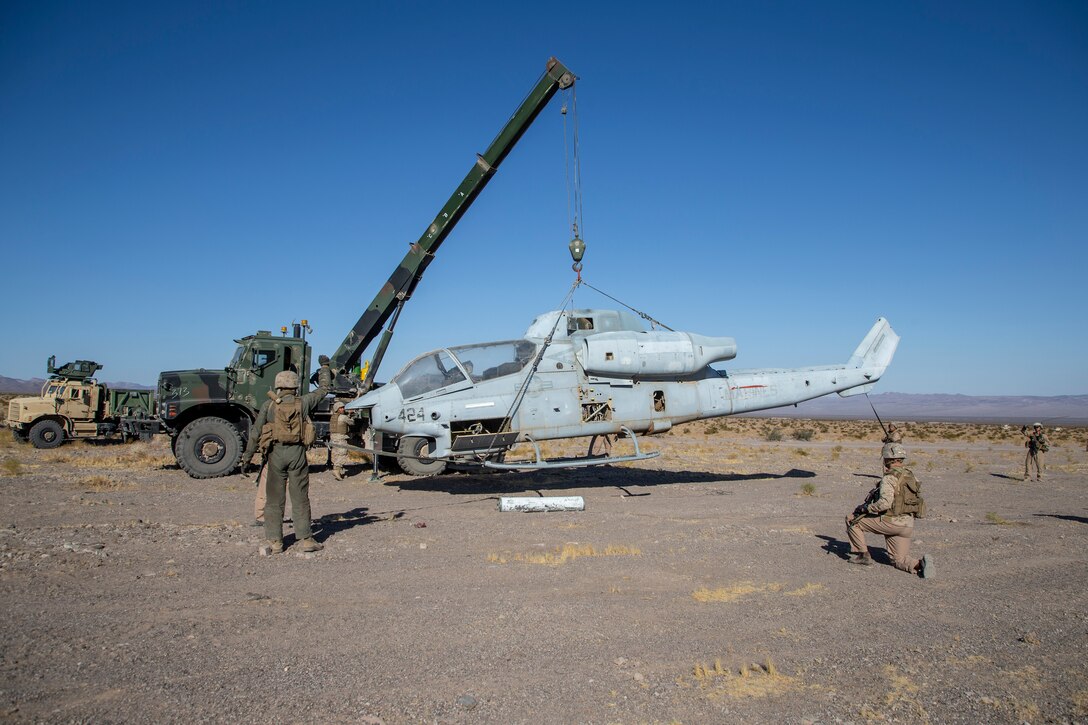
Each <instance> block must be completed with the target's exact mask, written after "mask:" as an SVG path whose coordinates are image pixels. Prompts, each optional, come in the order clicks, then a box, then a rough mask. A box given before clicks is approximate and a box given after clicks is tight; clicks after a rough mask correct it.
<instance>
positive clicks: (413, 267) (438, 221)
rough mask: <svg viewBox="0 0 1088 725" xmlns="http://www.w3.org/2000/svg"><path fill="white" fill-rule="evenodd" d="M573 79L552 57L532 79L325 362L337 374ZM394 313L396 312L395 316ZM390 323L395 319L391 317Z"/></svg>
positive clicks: (385, 339)
mask: <svg viewBox="0 0 1088 725" xmlns="http://www.w3.org/2000/svg"><path fill="white" fill-rule="evenodd" d="M574 81H575V76H574V74H573V73H571V72H570V70H568V69H567V68H566V66H564V65H563V64H562V63H560V62H559V61H558V60H556V59H555V58H550V59H548V63H547V65H546V67H545V70H544V74H543V75H542V76H541V77H540V80H539V81H537V83H536V85H535V86H534V87H533V89H532V91H530V92H529V95H528V96H526V97H525V100H524V101H522V103H521V105H520V106H518V109H517V111H515V112H514V115H513V116H511V118H510V120H509V121H507V122H506V125H505V126H503V128H502V130H501V131H500V132H499V135H498V136H496V137H495V140H494V141H492V142H491V145H490V146H488V148H487V151H485V152H484V153H482V154H479V155H477V157H476V162H475V163H474V164H473V165H472V168H471V169H470V170H469V172H468V174H466V175H465V178H464V180H463V181H462V182H461V184H460V185H459V186H458V187H457V189H456V190H455V191H454V192H453V195H452V196H450V198H449V201H447V202H446V204H445V205H444V206H443V207H442V210H441V211H440V212H439V213H438V216H436V217H435V219H434V221H433V222H432V223H431V224H430V225H429V226H428V227H427V229H426V231H424V232H423V235H422V236H421V237H420V238H419V240H418V241H416V242H413V243H412V244H411V245H409V249H408V253H407V254H406V255H404V259H402V260H401V261H400V264H398V265H397V268H396V269H395V270H393V274H392V275H390V277H389V280H388V281H387V282H386V283H385V285H383V286H382V288H381V290H380V291H379V292H378V294H377V296H375V297H374V300H373V301H372V302H371V303H370V305H369V306H368V307H367V308H366V310H365V311H364V312H363V314H362V316H361V317H360V318H359V321H358V322H356V323H355V326H354V327H352V329H351V331H350V332H349V333H348V334H347V337H345V338H344V341H343V342H342V343H341V344H340V347H339V348H338V349H337V350H336V352H335V353H334V354H333V356H332V358H331V361H330V363H331V366H332V369H333V370H335V371H337V372H343V371H346V370H348V369H350V368H351V367H352V366H353V365H355V363H357V362H358V361H359V358H360V357H361V356H362V354H363V351H364V350H366V348H367V346H369V345H370V343H371V342H373V341H374V339H375V338H376V337H377V336H378V333H379V332H380V331H381V328H382V326H383V325H385V323H386V322H388V321H389V319H390V317H393V315H394V313H395V312H397V311H398V310H399V309H400V308H401V306H402V305H403V304H404V302H405V301H406V300H408V298H410V297H411V296H412V292H413V291H414V290H415V288H416V285H417V284H419V280H420V279H421V278H422V277H423V272H424V270H426V269H427V265H429V264H430V263H431V260H432V259H433V258H434V255H435V253H436V252H437V251H438V247H439V246H441V244H442V242H443V241H444V240H445V239H446V236H447V235H448V234H449V233H450V232H451V231H453V228H454V226H456V224H457V222H458V221H459V220H460V218H461V216H462V215H464V213H465V212H466V211H468V209H469V207H470V206H472V202H473V201H474V200H475V199H476V197H477V196H478V195H479V194H480V192H481V191H483V189H484V187H485V186H486V185H487V182H488V181H490V180H491V177H492V176H494V174H495V172H496V171H497V170H498V167H499V164H501V163H502V161H503V159H505V158H506V155H507V154H509V153H510V150H511V149H512V148H514V144H516V143H517V142H518V139H520V138H521V136H522V134H524V133H525V131H526V130H527V129H528V128H529V126H530V125H531V124H532V123H533V121H534V120H535V119H536V117H537V116H538V115H539V114H540V112H541V111H542V110H543V109H544V106H546V105H547V104H548V101H550V100H551V98H552V96H554V95H555V94H556V92H557V91H558V90H560V89H564V88H569V87H570V86H572V85H574ZM398 314H399V313H398ZM393 319H394V324H395V320H396V318H395V317H394V318H393ZM391 335H392V326H390V328H389V329H387V330H386V331H385V334H384V335H383V337H382V341H381V343H379V345H378V348H377V350H376V351H375V355H374V357H373V360H372V361H371V365H370V369H369V372H368V374H367V380H366V382H365V383H364V385H363V388H364V392H365V390H366V389H369V388H370V386H371V384H372V382H373V379H374V372H375V371H376V370H377V368H378V365H379V364H380V362H381V357H382V355H384V353H385V348H386V346H387V345H388V344H389V337H390V336H391Z"/></svg>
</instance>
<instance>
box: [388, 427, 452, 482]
mask: <svg viewBox="0 0 1088 725" xmlns="http://www.w3.org/2000/svg"><path fill="white" fill-rule="evenodd" d="M431 450H433V449H432V444H431V440H430V439H429V438H420V437H418V436H405V437H404V438H401V439H400V444H399V445H398V446H397V453H399V454H400V455H399V456H398V457H397V463H398V464H399V465H400V469H401V470H402V471H404V472H405V473H407V474H408V475H409V476H437V475H438V474H440V473H442V472H443V471H445V470H446V462H445V461H436V460H432V459H430V458H426V457H425V456H426V455H427V454H428V453H430V452H431ZM404 456H422V457H423V458H422V459H420V458H404Z"/></svg>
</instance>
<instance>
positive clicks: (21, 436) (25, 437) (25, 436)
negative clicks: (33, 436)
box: [11, 428, 30, 443]
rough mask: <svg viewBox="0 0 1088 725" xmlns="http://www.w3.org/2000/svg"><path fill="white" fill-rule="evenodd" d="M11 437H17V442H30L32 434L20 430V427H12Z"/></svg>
mask: <svg viewBox="0 0 1088 725" xmlns="http://www.w3.org/2000/svg"><path fill="white" fill-rule="evenodd" d="M11 437H12V438H14V439H15V442H16V443H28V442H30V434H29V433H27V432H24V431H21V430H19V429H18V428H12V429H11Z"/></svg>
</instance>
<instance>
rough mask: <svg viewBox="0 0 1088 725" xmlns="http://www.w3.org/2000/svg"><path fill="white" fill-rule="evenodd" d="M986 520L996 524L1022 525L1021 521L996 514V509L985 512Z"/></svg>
mask: <svg viewBox="0 0 1088 725" xmlns="http://www.w3.org/2000/svg"><path fill="white" fill-rule="evenodd" d="M986 520H987V521H989V522H990V523H991V524H994V525H996V526H1022V523H1021V522H1019V521H1009V520H1008V519H1006V518H1004V517H1003V516H1001V515H1000V514H998V513H997V512H996V511H988V512H987V513H986Z"/></svg>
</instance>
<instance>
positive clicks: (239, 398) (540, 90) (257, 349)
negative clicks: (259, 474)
mask: <svg viewBox="0 0 1088 725" xmlns="http://www.w3.org/2000/svg"><path fill="white" fill-rule="evenodd" d="M574 82H575V76H574V74H573V73H571V72H570V71H569V70H568V69H567V68H566V67H565V66H564V65H563V64H562V63H560V62H559V61H558V60H556V59H555V58H551V59H549V60H548V62H547V64H546V65H545V70H544V73H543V75H542V76H541V77H540V79H539V80H538V81H537V83H536V85H535V86H534V87H533V89H532V90H531V91H530V92H529V95H528V96H526V98H525V100H524V101H522V103H521V105H520V106H518V108H517V110H516V111H515V112H514V115H513V116H511V118H510V120H509V121H507V123H506V125H505V126H503V128H502V130H501V131H500V132H499V134H498V136H496V137H495V139H494V141H492V142H491V145H490V146H488V148H487V151H485V152H484V153H482V154H479V155H477V157H476V161H475V163H474V164H473V165H472V168H471V169H470V170H469V172H468V174H466V175H465V178H464V180H463V181H462V182H461V183H460V185H459V186H458V187H457V189H456V190H455V191H454V192H453V195H452V196H450V198H449V200H448V201H447V202H446V203H445V205H444V206H443V207H442V209H441V211H439V213H438V215H437V216H436V217H435V218H434V220H433V221H432V222H431V223H430V224H429V225H428V227H427V229H426V230H425V231H424V232H423V234H422V235H421V236H420V237H419V239H418V240H417V241H415V242H413V243H411V244H410V245H409V248H408V253H407V254H405V255H404V259H402V260H401V262H400V264H399V265H397V268H396V269H395V270H394V271H393V274H392V275H391V276H390V277H389V280H388V281H387V282H386V283H385V284H384V285H383V286H382V288H381V289H380V290H379V291H378V294H377V295H376V296H375V297H374V300H373V301H372V302H371V303H370V305H369V306H368V307H367V308H366V310H365V311H364V312H363V314H362V316H360V317H359V320H358V322H356V323H355V325H354V326H353V327H352V328H351V330H350V331H349V332H348V334H347V336H346V337H345V338H344V341H343V343H341V345H340V347H339V348H338V349H337V350H336V352H335V353H334V354H333V355H332V356H331V367H332V369H333V371H334V373H336V381H335V389H334V391H333V392H334V394H335V395H336V396H337V397H338V398H354V397H356V396H358V395H360V394H362V393H365V392H366V391H368V390H370V389H371V388H372V387H374V385H375V383H374V375H375V373H376V372H377V370H378V366H379V365H380V364H381V360H382V358H383V357H384V355H385V351H386V349H387V347H388V345H389V341H390V338H391V336H392V334H393V329H394V328H395V326H396V322H397V319H398V318H399V317H400V313H401V310H402V309H403V308H404V304H405V303H406V302H407V301H408V299H409V298H411V296H412V293H413V291H414V290H415V288H416V285H418V284H419V281H420V279H421V278H422V277H423V272H424V271H425V270H426V269H427V266H428V265H429V264H430V263H431V260H433V259H434V255H435V253H436V252H437V251H438V248H439V246H441V244H442V242H443V241H444V240H445V238H446V236H447V235H448V234H449V233H450V232H451V231H452V230H453V228H454V226H455V225H456V224H457V222H458V221H459V220H460V218H461V216H462V215H464V213H465V212H466V211H468V209H469V207H470V206H471V205H472V202H473V201H474V200H475V199H476V197H477V196H478V195H479V194H480V192H481V191H483V189H484V187H485V186H486V185H487V182H488V181H490V180H491V177H492V176H494V175H495V172H496V171H497V170H498V167H499V164H501V163H502V161H503V159H505V158H506V156H507V154H509V153H510V151H511V149H513V147H514V145H515V144H516V143H517V142H518V140H519V139H520V138H521V136H522V135H523V134H524V133H525V131H526V130H527V129H528V128H529V126H530V125H531V124H532V122H533V121H534V120H535V119H536V117H537V116H538V115H539V114H540V112H541V111H542V110H543V109H544V107H545V106H546V105H547V104H548V101H550V100H551V99H552V97H553V96H554V95H555V94H556V92H557V91H559V90H560V89H565V88H569V87H571V86H573V85H574ZM386 323H389V325H388V327H387V328H386V329H385V330H384V332H383V331H382V328H383V327H384V326H385V325H386ZM308 329H309V328H308V325H307V324H306V321H303V322H302V323H301V324H296V325H294V326H293V329H292V330H291V333H292V334H291V335H287V331H286V328H281V334H280V335H279V336H276V335H273V334H272V333H270V332H268V331H259V332H257V333H256V334H255V335H250V336H248V337H243V338H241V339H240V340H236V341H235V342H236V343H238V348H237V349H236V351H235V353H234V357H233V358H231V361H230V363H229V364H228V365H227V367H226V368H224V369H221V370H204V369H201V370H176V371H171V372H164V373H162V374H160V376H159V385H158V398H159V419H160V420H161V421H162V425H163V427H164V428H165V429H166V431H167V433H169V434H170V438H171V448H172V449H173V451H174V456H175V457H176V458H177V461H178V465H179V466H181V468H183V469H184V470H185V471H186V472H187V473H188V474H189V475H190V476H192V477H193V478H216V477H219V476H225V475H227V474H229V473H230V472H231V471H233V470H234V469H235V468H236V467H237V466H238V463H239V461H240V460H241V455H242V451H243V450H244V445H243V441H244V440H245V439H246V437H247V436H248V434H249V428H250V426H251V425H252V423H253V421H254V420H255V419H256V417H257V413H258V412H259V411H260V407H261V405H262V404H263V403H264V401H265V400H267V393H268V391H269V390H270V389H271V388H272V383H273V380H274V379H275V377H276V373H278V372H281V371H283V370H294V371H296V372H298V373H299V379H300V381H301V387H302V390H301V392H303V393H305V392H307V391H308V390H309V385H310V383H312V382H313V380H312V379H311V377H310V373H311V370H312V361H311V350H310V346H309V344H308V343H307V342H306V338H305V332H306V331H308ZM379 334H381V339H380V341H379V342H378V345H377V347H376V348H375V352H374V354H373V355H372V358H371V362H370V365H369V366H367V371H368V372H367V373H366V375H365V377H363V378H362V379H360V378H358V377H349V374H348V371H350V370H351V369H352V368H353V367H354V366H355V365H356V364H357V363H358V362H359V361H360V358H361V357H362V353H363V352H364V351H365V350H366V348H367V347H368V346H369V345H370V344H371V343H372V342H373V341H374V340H375V339H377V338H378V335H379ZM329 408H330V403H329V402H327V403H326V404H325V405H323V406H322V407H321V408H319V409H318V411H317V412H316V413H315V416H314V418H315V420H314V423H315V428H316V429H317V433H318V435H319V437H320V438H321V439H323V438H324V437H325V436H326V435H327V432H328V417H329Z"/></svg>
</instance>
